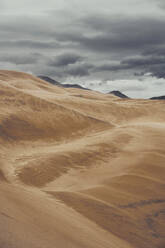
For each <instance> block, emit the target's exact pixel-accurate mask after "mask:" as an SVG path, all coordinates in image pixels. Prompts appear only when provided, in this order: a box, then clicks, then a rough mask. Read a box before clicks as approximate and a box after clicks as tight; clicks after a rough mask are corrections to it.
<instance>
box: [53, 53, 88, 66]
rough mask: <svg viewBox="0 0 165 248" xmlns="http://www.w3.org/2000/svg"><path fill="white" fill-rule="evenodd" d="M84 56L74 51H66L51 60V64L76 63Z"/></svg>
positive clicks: (65, 64)
mask: <svg viewBox="0 0 165 248" xmlns="http://www.w3.org/2000/svg"><path fill="white" fill-rule="evenodd" d="M82 60H83V57H82V56H80V55H78V54H74V53H65V54H61V55H58V56H56V57H55V58H53V59H51V61H50V62H49V65H50V66H57V67H58V66H67V65H70V64H75V63H77V62H78V61H82Z"/></svg>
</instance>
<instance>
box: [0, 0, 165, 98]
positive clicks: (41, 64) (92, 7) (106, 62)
mask: <svg viewBox="0 0 165 248" xmlns="http://www.w3.org/2000/svg"><path fill="white" fill-rule="evenodd" d="M0 69H8V70H17V71H24V72H27V73H31V74H34V75H45V76H50V77H52V78H54V79H55V80H58V81H59V82H62V83H78V84H81V85H82V86H85V87H88V88H90V89H94V90H98V91H101V92H104V93H107V92H109V91H112V90H120V91H122V92H123V93H125V94H127V95H128V96H130V97H135V98H149V97H152V96H159V95H165V1H164V0H83V1H82V0H46V1H43V0H12V1H11V0H0Z"/></svg>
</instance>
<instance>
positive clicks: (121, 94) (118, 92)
mask: <svg viewBox="0 0 165 248" xmlns="http://www.w3.org/2000/svg"><path fill="white" fill-rule="evenodd" d="M109 94H113V95H115V96H118V97H120V98H129V97H128V96H126V95H124V94H123V93H122V92H120V91H118V90H113V91H111V92H109Z"/></svg>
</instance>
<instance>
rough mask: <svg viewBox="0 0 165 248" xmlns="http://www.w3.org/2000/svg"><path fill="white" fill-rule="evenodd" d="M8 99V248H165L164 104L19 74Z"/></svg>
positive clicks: (4, 185) (4, 217)
mask: <svg viewBox="0 0 165 248" xmlns="http://www.w3.org/2000/svg"><path fill="white" fill-rule="evenodd" d="M0 96H1V97H0V148H1V149H0V192H1V193H0V202H1V204H0V223H1V225H0V247H3V248H8V247H11V248H22V247H25V248H26V247H27V248H29V247H31V248H45V247H46V248H54V247H58V248H64V247H68V248H74V247H75V248H79V247H82V248H84V247H85V248H109V247H112V248H155V247H156V248H160V247H163V245H164V244H165V234H164V230H165V196H164V192H165V124H164V123H165V108H164V102H163V101H150V100H133V99H119V98H118V97H116V96H113V95H111V94H107V95H106V94H101V93H99V92H94V91H88V90H81V89H78V88H75V89H74V88H61V87H58V86H55V85H52V84H49V83H48V82H46V81H43V80H42V79H39V78H36V77H34V76H32V75H29V74H26V73H20V72H14V71H0Z"/></svg>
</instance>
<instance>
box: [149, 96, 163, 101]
mask: <svg viewBox="0 0 165 248" xmlns="http://www.w3.org/2000/svg"><path fill="white" fill-rule="evenodd" d="M150 99H151V100H165V96H155V97H151V98H150Z"/></svg>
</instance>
